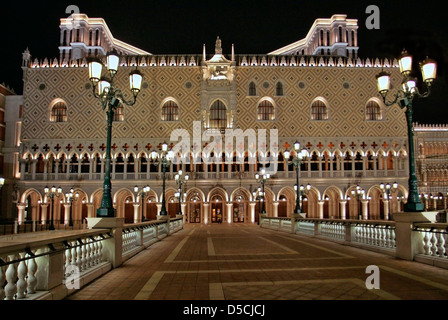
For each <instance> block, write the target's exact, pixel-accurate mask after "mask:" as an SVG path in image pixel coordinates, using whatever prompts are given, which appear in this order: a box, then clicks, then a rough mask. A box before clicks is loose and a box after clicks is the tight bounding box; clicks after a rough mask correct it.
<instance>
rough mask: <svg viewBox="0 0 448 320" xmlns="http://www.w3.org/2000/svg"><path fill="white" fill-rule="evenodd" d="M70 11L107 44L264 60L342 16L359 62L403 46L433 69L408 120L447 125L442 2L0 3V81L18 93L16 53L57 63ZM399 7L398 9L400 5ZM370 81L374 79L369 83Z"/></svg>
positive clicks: (447, 35) (447, 36)
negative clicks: (354, 26) (321, 21)
mask: <svg viewBox="0 0 448 320" xmlns="http://www.w3.org/2000/svg"><path fill="white" fill-rule="evenodd" d="M69 5H76V6H77V7H79V8H80V11H81V12H82V13H85V14H87V15H88V16H89V17H101V18H104V19H105V21H106V23H107V24H108V26H109V28H110V30H111V32H112V34H113V35H114V37H115V38H117V39H120V40H122V41H124V42H126V43H129V44H131V45H134V46H136V47H138V48H141V49H143V50H146V51H148V52H150V53H153V54H201V53H202V46H203V44H205V45H206V48H207V54H213V53H214V45H215V40H216V37H217V36H219V37H220V38H221V40H222V46H223V52H224V54H227V55H230V51H231V46H232V44H234V45H235V53H236V54H266V53H268V52H271V51H273V50H275V49H278V48H281V47H283V46H285V45H287V44H290V43H292V42H295V41H297V40H300V39H303V38H304V37H305V36H306V34H307V32H308V31H309V29H310V27H311V25H312V24H313V22H314V20H315V19H316V18H330V17H331V16H332V15H333V14H347V16H348V18H352V19H358V25H359V29H358V44H359V47H360V50H359V56H360V57H362V58H367V57H369V58H376V57H378V58H389V59H391V58H394V57H398V56H399V55H400V53H401V50H402V49H403V48H406V49H407V50H408V52H410V53H411V54H412V55H413V56H414V62H415V65H416V67H417V65H418V62H419V61H422V60H423V59H424V58H425V57H426V56H429V57H431V58H433V59H435V60H436V61H437V63H438V79H437V80H436V82H435V83H434V85H433V90H432V95H431V96H430V97H429V98H427V99H419V100H416V101H415V103H414V105H415V116H414V120H415V121H418V122H419V123H437V124H438V123H448V108H447V107H448V104H447V101H448V99H447V98H448V77H447V75H446V72H447V71H446V69H447V67H446V66H447V61H448V27H447V26H446V25H444V22H445V21H446V20H447V19H446V15H447V14H446V12H445V10H444V7H443V2H442V1H414V0H411V1H384V0H383V1H336V0H335V1H328V0H327V1H310V0H307V1H302V0H287V1H282V0H277V1H272V0H271V1H266V0H258V1H252V0H251V1H249V0H239V1H233V0H226V1H214V0H209V1H199V0H188V1H168V0H144V1H143V0H142V1H131V0H127V1H93V0H91V1H78V0H74V1H72V2H66V1H37V0H34V1H29V0H24V1H14V2H13V1H9V2H8V4H3V3H2V9H1V10H2V14H1V16H2V21H3V26H4V28H3V33H2V36H1V38H2V48H1V50H0V55H1V59H0V83H5V84H6V85H8V86H10V87H12V88H13V89H14V90H15V92H16V93H18V94H21V93H22V86H23V85H22V70H21V68H20V66H21V58H22V52H23V51H24V50H25V49H26V48H27V47H28V48H29V50H30V52H31V55H32V59H34V58H38V59H43V58H45V57H47V58H49V59H53V58H59V50H58V46H59V37H60V33H59V19H60V18H63V17H68V16H69V14H68V13H66V12H65V11H66V8H67V6H69ZM368 5H376V6H377V7H378V8H379V10H380V29H379V30H369V29H368V28H367V27H366V24H365V22H366V19H367V18H368V17H369V16H370V13H366V8H367V6H368ZM402 6H404V7H402ZM372 81H375V80H374V79H372Z"/></svg>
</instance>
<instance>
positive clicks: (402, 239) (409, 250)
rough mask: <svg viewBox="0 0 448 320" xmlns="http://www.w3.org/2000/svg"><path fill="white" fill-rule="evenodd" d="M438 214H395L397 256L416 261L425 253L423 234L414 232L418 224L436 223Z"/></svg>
mask: <svg viewBox="0 0 448 320" xmlns="http://www.w3.org/2000/svg"><path fill="white" fill-rule="evenodd" d="M436 214H437V212H436V211H435V212H402V213H401V212H400V213H399V214H398V213H397V214H394V216H393V219H394V220H395V239H396V256H397V258H401V259H405V260H411V261H412V260H414V257H415V255H416V254H418V253H423V252H424V249H423V239H422V234H421V232H416V231H413V225H414V223H416V222H435V221H436Z"/></svg>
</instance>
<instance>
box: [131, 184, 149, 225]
mask: <svg viewBox="0 0 448 320" xmlns="http://www.w3.org/2000/svg"><path fill="white" fill-rule="evenodd" d="M150 190H151V187H150V186H148V185H146V186H145V187H143V188H142V190H140V189H139V187H138V186H135V187H134V192H135V196H136V197H137V199H138V201H139V202H140V200H139V199H142V222H143V221H145V216H144V215H143V204H144V203H145V202H144V200H145V197H146V195H147V194H148V192H149V191H150Z"/></svg>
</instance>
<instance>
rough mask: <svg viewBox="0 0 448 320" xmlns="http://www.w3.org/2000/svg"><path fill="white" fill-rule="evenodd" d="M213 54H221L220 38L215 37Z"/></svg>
mask: <svg viewBox="0 0 448 320" xmlns="http://www.w3.org/2000/svg"><path fill="white" fill-rule="evenodd" d="M215 54H222V47H221V39H219V37H218V38H216V45H215Z"/></svg>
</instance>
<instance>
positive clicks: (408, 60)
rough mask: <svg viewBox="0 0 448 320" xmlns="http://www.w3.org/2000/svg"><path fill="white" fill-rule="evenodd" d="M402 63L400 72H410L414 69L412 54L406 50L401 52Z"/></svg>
mask: <svg viewBox="0 0 448 320" xmlns="http://www.w3.org/2000/svg"><path fill="white" fill-rule="evenodd" d="M398 63H399V65H400V72H401V73H402V74H409V73H410V72H411V70H412V56H411V55H409V54H408V53H407V51H406V50H403V52H402V53H401V57H400V59H399V60H398Z"/></svg>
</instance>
